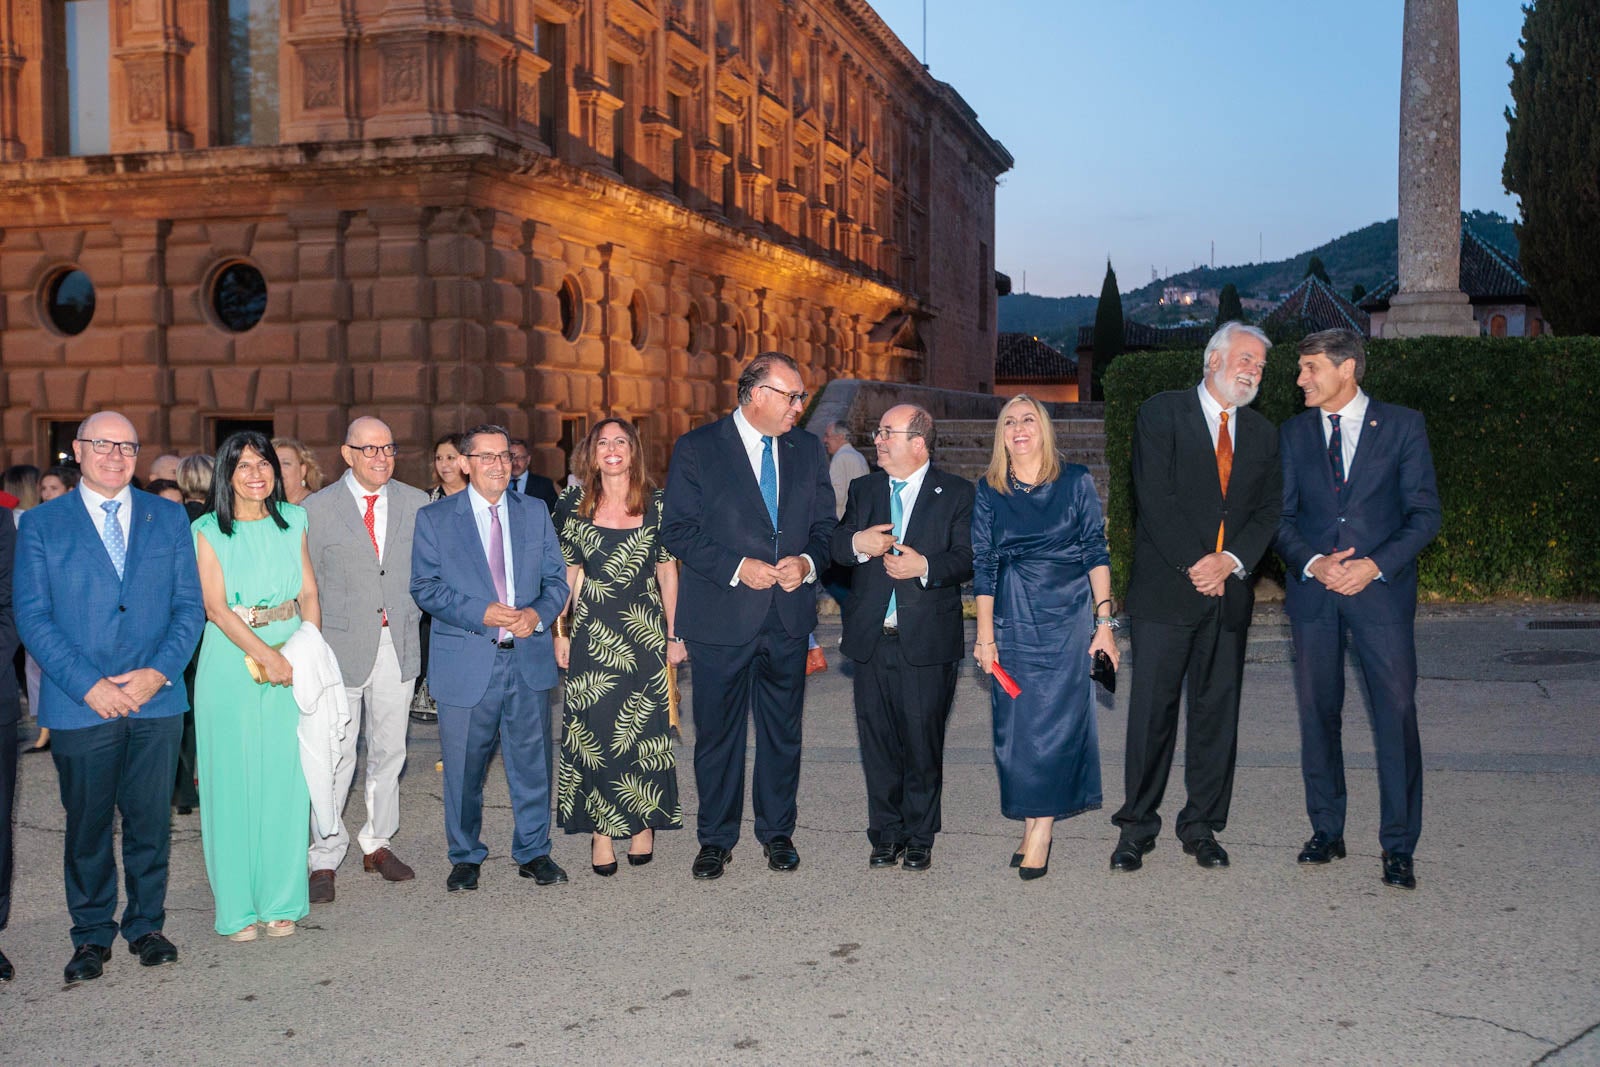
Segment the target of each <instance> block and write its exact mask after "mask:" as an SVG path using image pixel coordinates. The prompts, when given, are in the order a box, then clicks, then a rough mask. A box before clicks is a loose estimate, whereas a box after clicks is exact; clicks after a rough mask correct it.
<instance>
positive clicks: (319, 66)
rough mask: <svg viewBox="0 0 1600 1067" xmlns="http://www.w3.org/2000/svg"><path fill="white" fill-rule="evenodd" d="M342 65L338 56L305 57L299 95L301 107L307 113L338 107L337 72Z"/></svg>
mask: <svg viewBox="0 0 1600 1067" xmlns="http://www.w3.org/2000/svg"><path fill="white" fill-rule="evenodd" d="M341 67H342V64H341V63H340V62H339V57H338V56H307V57H306V59H305V63H304V68H303V69H304V72H305V83H304V86H303V91H302V93H301V101H302V105H303V106H304V107H305V109H306V110H307V111H318V110H321V109H323V108H330V107H338V106H339V71H340V68H341Z"/></svg>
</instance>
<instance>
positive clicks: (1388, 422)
mask: <svg viewBox="0 0 1600 1067" xmlns="http://www.w3.org/2000/svg"><path fill="white" fill-rule="evenodd" d="M1280 438H1281V451H1282V454H1283V517H1282V519H1281V520H1280V521H1279V524H1278V539H1277V549H1278V554H1279V555H1281V556H1282V557H1283V562H1284V564H1285V566H1286V568H1287V570H1288V574H1287V575H1286V576H1285V577H1286V579H1287V581H1286V584H1287V587H1288V589H1287V593H1286V598H1287V601H1288V603H1287V607H1288V610H1289V617H1290V618H1291V619H1310V618H1313V617H1315V616H1317V615H1318V614H1320V613H1321V612H1324V611H1327V610H1331V609H1332V608H1333V607H1334V603H1333V600H1334V598H1335V597H1336V596H1338V594H1336V593H1330V592H1329V591H1328V589H1327V588H1326V587H1325V586H1324V585H1323V584H1322V583H1321V582H1319V581H1317V580H1316V579H1315V578H1310V579H1308V578H1306V577H1305V569H1306V564H1307V563H1309V562H1310V561H1311V557H1312V556H1315V555H1317V554H1319V553H1320V554H1322V555H1328V554H1330V553H1333V552H1337V551H1339V550H1340V549H1344V548H1354V549H1355V555H1354V556H1352V557H1351V558H1352V559H1361V558H1363V557H1365V558H1369V559H1371V560H1372V562H1374V563H1376V564H1377V565H1378V569H1379V570H1380V571H1382V572H1383V580H1382V581H1374V582H1372V583H1371V584H1369V585H1368V586H1367V587H1366V588H1365V589H1363V590H1362V591H1361V592H1359V593H1357V594H1356V595H1355V596H1353V597H1346V598H1344V600H1343V603H1341V604H1339V605H1338V606H1339V607H1340V608H1341V609H1342V610H1343V611H1344V612H1345V614H1346V615H1347V616H1349V617H1351V618H1354V619H1358V620H1366V621H1371V622H1399V621H1401V620H1402V619H1409V618H1410V617H1411V616H1412V615H1414V614H1415V613H1416V608H1417V555H1418V554H1419V553H1420V552H1421V551H1422V550H1423V549H1424V548H1425V547H1427V545H1428V543H1429V542H1430V541H1432V540H1433V539H1434V537H1435V536H1437V535H1438V533H1439V524H1440V520H1441V511H1440V508H1439V489H1438V486H1437V485H1436V484H1435V483H1434V476H1433V453H1432V451H1431V450H1430V449H1429V448H1428V430H1427V427H1426V425H1425V424H1424V421H1423V418H1422V414H1421V412H1417V411H1413V410H1411V409H1410V408H1403V407H1399V406H1397V405H1395V404H1384V403H1381V402H1380V401H1377V400H1369V401H1368V402H1367V415H1366V422H1365V424H1364V425H1363V426H1362V427H1361V437H1360V439H1359V441H1358V442H1357V445H1356V454H1355V458H1354V459H1353V460H1352V461H1351V463H1350V473H1349V477H1348V478H1347V479H1346V481H1345V487H1344V490H1343V492H1340V493H1335V492H1334V491H1333V465H1332V464H1331V463H1330V462H1329V461H1328V444H1327V439H1326V438H1325V437H1323V435H1322V412H1321V410H1320V409H1318V408H1310V409H1308V410H1306V411H1302V412H1301V413H1300V414H1298V415H1296V416H1295V417H1294V418H1292V419H1290V420H1289V421H1288V422H1286V423H1284V424H1283V427H1282V430H1281V431H1280Z"/></svg>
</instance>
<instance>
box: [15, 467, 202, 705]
mask: <svg viewBox="0 0 1600 1067" xmlns="http://www.w3.org/2000/svg"><path fill="white" fill-rule="evenodd" d="M132 510H133V514H132V516H131V521H130V523H129V535H128V557H127V560H126V561H125V563H124V566H123V570H122V578H121V579H118V578H117V570H116V568H115V567H113V566H112V565H111V557H110V556H108V555H107V554H106V549H105V545H104V543H102V542H101V540H100V531H99V530H98V529H97V528H96V526H95V524H94V523H93V522H91V521H90V519H89V514H88V512H87V511H85V510H84V507H83V497H82V496H81V495H80V494H79V493H78V492H77V491H76V490H75V491H73V492H70V493H67V494H65V495H63V496H59V497H57V498H56V499H54V500H52V501H50V502H49V503H46V504H40V505H39V506H38V507H36V508H33V509H31V510H30V511H29V512H28V515H27V518H26V519H24V520H23V523H22V529H21V530H20V531H18V534H17V562H16V569H15V572H14V576H13V586H12V593H13V597H14V600H13V603H14V606H15V609H16V617H17V632H18V634H19V636H21V638H22V643H23V644H24V645H26V646H27V648H28V651H29V652H31V653H33V658H34V659H36V660H38V661H39V666H40V667H41V668H42V669H43V671H44V677H43V678H42V679H41V680H40V682H39V709H38V712H37V714H38V716H39V725H41V726H46V727H49V728H50V729H52V730H58V729H59V730H74V729H80V728H82V727H85V726H99V725H101V724H102V723H104V722H105V721H106V720H104V719H102V718H100V716H99V715H97V714H95V712H94V711H93V710H92V709H91V708H90V707H89V705H87V704H85V703H84V702H83V698H84V696H85V695H86V694H87V693H88V692H89V690H90V689H92V688H93V687H94V684H95V683H96V682H98V681H99V680H100V679H102V678H106V677H109V676H111V675H114V674H122V673H124V672H126V671H131V670H136V669H138V668H140V667H154V668H155V669H156V670H158V671H160V672H161V673H162V674H164V675H166V677H167V680H168V681H169V682H171V683H172V684H171V685H168V686H166V687H164V688H163V689H162V690H161V691H160V692H158V693H157V694H156V695H155V696H153V697H151V698H150V700H149V702H148V703H146V704H145V705H144V707H142V708H141V709H140V710H139V714H140V715H141V716H143V717H145V718H157V717H159V716H163V715H181V714H183V713H184V712H185V711H187V710H188V708H189V698H188V695H187V694H186V693H185V692H184V687H183V669H184V668H185V667H187V666H188V665H189V658H190V656H191V655H192V654H193V653H194V647H195V645H196V644H197V643H198V642H199V640H200V631H201V630H202V629H203V628H204V626H205V606H204V604H203V603H202V602H201V599H200V572H199V569H198V568H197V567H196V566H195V561H194V537H193V535H192V534H191V533H190V532H189V516H188V513H187V512H185V511H184V510H183V508H182V507H181V506H180V505H178V504H174V503H173V502H172V501H170V500H163V499H161V498H160V497H158V496H152V495H151V494H149V493H145V492H141V491H140V490H138V489H135V490H133V505H132Z"/></svg>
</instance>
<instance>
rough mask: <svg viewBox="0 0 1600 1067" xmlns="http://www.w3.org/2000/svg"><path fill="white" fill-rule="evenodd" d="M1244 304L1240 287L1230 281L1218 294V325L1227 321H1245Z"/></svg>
mask: <svg viewBox="0 0 1600 1067" xmlns="http://www.w3.org/2000/svg"><path fill="white" fill-rule="evenodd" d="M1243 321H1244V305H1243V304H1242V303H1240V302H1239V287H1238V286H1236V285H1234V284H1233V283H1232V282H1229V283H1228V284H1227V285H1224V286H1223V287H1222V292H1220V293H1218V294H1217V325H1218V326H1221V325H1222V324H1223V323H1225V322H1243Z"/></svg>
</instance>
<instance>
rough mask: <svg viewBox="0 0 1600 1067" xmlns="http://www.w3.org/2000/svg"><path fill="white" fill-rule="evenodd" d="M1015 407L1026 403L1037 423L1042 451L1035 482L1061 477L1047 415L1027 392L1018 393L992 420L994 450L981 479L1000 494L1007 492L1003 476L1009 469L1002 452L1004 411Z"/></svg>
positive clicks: (1005, 453) (1008, 460) (1008, 456)
mask: <svg viewBox="0 0 1600 1067" xmlns="http://www.w3.org/2000/svg"><path fill="white" fill-rule="evenodd" d="M1018 404H1026V405H1027V406H1028V407H1030V408H1032V409H1033V414H1034V416H1035V417H1036V418H1037V419H1038V420H1039V447H1040V449H1042V450H1043V455H1044V462H1043V464H1041V466H1040V467H1039V481H1038V483H1037V484H1039V485H1043V484H1044V483H1045V482H1053V481H1055V480H1056V478H1057V477H1058V476H1059V475H1060V474H1061V459H1060V457H1058V456H1057V455H1056V431H1055V427H1053V426H1051V425H1050V413H1049V412H1048V411H1046V410H1045V409H1044V405H1043V404H1041V403H1039V402H1038V401H1037V400H1035V399H1034V398H1033V397H1031V396H1029V395H1028V394H1027V393H1018V394H1017V395H1016V396H1014V397H1012V398H1011V399H1010V400H1007V401H1006V402H1005V405H1004V406H1003V407H1001V408H1000V414H999V415H997V416H996V417H995V420H994V451H993V452H992V453H990V455H989V469H988V470H986V471H984V473H983V480H984V481H986V482H988V483H989V488H990V489H993V490H994V491H995V492H997V493H1000V494H1002V495H1005V494H1009V493H1010V492H1011V479H1010V478H1009V477H1007V473H1008V471H1009V470H1010V468H1011V454H1010V453H1009V452H1008V451H1007V450H1006V434H1005V430H1006V412H1008V411H1010V410H1011V409H1012V408H1014V407H1016V406H1017V405H1018Z"/></svg>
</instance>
